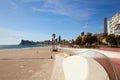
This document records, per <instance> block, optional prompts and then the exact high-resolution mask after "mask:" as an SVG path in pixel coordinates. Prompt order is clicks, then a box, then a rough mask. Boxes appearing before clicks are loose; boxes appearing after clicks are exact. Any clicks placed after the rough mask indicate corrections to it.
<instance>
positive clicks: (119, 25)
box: [108, 11, 120, 35]
mask: <svg viewBox="0 0 120 80" xmlns="http://www.w3.org/2000/svg"><path fill="white" fill-rule="evenodd" d="M108 34H115V35H120V11H119V12H118V13H116V14H115V15H114V16H113V17H112V18H111V19H109V20H108Z"/></svg>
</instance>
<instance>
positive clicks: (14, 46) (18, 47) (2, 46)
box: [0, 44, 48, 50]
mask: <svg viewBox="0 0 120 80" xmlns="http://www.w3.org/2000/svg"><path fill="white" fill-rule="evenodd" d="M45 46H48V45H43V44H41V45H0V50H6V49H22V48H36V47H45Z"/></svg>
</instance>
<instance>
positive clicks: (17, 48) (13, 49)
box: [0, 46, 51, 51]
mask: <svg viewBox="0 0 120 80" xmlns="http://www.w3.org/2000/svg"><path fill="white" fill-rule="evenodd" d="M47 47H51V46H41V47H27V48H14V49H0V51H12V50H26V49H37V48H47Z"/></svg>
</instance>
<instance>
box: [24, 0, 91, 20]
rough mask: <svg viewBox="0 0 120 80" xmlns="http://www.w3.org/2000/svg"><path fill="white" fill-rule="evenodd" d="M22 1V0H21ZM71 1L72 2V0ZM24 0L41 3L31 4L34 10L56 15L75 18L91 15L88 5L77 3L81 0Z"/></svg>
mask: <svg viewBox="0 0 120 80" xmlns="http://www.w3.org/2000/svg"><path fill="white" fill-rule="evenodd" d="M22 1H23V0H22ZM72 1H73V2H72ZM72 1H68V0H66V1H65V0H25V1H23V2H26V3H29V2H38V3H41V2H42V3H43V4H42V5H40V6H39V7H38V6H31V8H32V9H33V10H34V11H37V12H46V13H52V14H58V15H65V16H70V17H76V18H85V17H88V16H89V15H92V9H91V8H89V7H83V5H84V4H77V3H80V2H82V1H81V0H76V1H75V0H72Z"/></svg>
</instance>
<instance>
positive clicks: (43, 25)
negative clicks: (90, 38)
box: [0, 0, 120, 44]
mask: <svg viewBox="0 0 120 80" xmlns="http://www.w3.org/2000/svg"><path fill="white" fill-rule="evenodd" d="M119 5H120V0H0V44H19V43H20V41H21V40H22V39H24V40H33V41H42V40H49V39H51V38H52V34H53V33H55V34H56V36H57V37H58V36H59V35H61V38H62V39H68V40H70V39H75V38H76V37H77V36H78V35H80V34H81V32H85V33H86V32H91V33H102V32H103V31H104V27H103V25H104V24H103V19H104V18H105V17H106V18H108V19H109V18H111V17H112V16H113V15H115V14H116V13H117V12H119V11H120V6H119ZM87 24H88V26H86V25H87Z"/></svg>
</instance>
